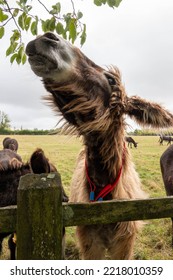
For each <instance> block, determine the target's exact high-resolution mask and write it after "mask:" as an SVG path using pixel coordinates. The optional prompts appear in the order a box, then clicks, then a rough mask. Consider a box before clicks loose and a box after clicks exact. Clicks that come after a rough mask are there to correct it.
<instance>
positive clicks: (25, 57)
mask: <svg viewBox="0 0 173 280" xmlns="http://www.w3.org/2000/svg"><path fill="white" fill-rule="evenodd" d="M26 59H27V56H26V54H25V53H24V54H23V56H22V64H25V62H26Z"/></svg>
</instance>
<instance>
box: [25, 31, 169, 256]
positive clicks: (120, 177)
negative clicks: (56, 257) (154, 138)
mask: <svg viewBox="0 0 173 280" xmlns="http://www.w3.org/2000/svg"><path fill="white" fill-rule="evenodd" d="M26 54H27V55H28V58H29V63H30V65H31V68H32V70H33V71H34V73H35V74H36V75H38V76H40V77H42V80H43V84H44V86H45V88H46V89H47V91H48V92H49V95H48V97H47V100H48V101H49V102H51V103H52V106H53V108H54V110H57V112H61V114H62V116H63V117H64V118H65V120H66V122H67V126H66V128H67V129H70V127H72V128H75V129H76V131H77V132H78V134H79V135H82V136H83V141H84V145H85V147H84V150H83V151H82V152H81V153H80V155H79V157H78V161H77V165H76V169H75V172H74V175H73V178H72V184H71V197H70V201H72V202H92V201H101V200H110V199H135V198H145V197H146V194H145V193H144V192H143V191H142V190H141V186H140V180H139V177H138V174H137V172H136V171H135V168H134V164H133V162H132V161H131V158H130V154H129V150H128V149H126V145H125V143H124V142H125V141H124V134H125V127H126V124H125V115H128V116H130V117H131V118H133V119H134V120H136V122H137V123H138V124H142V125H149V126H151V127H157V128H159V127H168V126H172V125H173V115H172V114H171V113H169V112H168V111H167V110H165V109H163V108H162V107H161V106H160V105H159V104H157V103H151V102H148V101H146V100H144V99H142V98H140V97H137V96H132V97H129V96H127V94H126V92H125V89H124V87H123V84H122V82H121V75H120V72H119V70H118V69H117V67H113V66H112V67H110V68H108V69H106V70H105V69H103V68H102V67H100V66H98V65H96V64H95V63H94V62H93V61H91V60H90V59H89V58H87V57H86V56H85V55H84V54H83V53H82V52H81V51H80V50H79V49H78V48H76V47H75V46H73V45H71V44H70V43H69V42H67V41H66V40H64V39H63V38H61V37H60V36H57V35H55V34H53V33H51V32H48V33H45V34H44V35H42V36H40V37H37V38H36V39H35V40H33V41H31V42H29V43H28V45H27V47H26ZM100 214H101V213H100ZM110 215H111V214H110ZM81 219H82V217H81ZM139 226H140V222H139V221H129V222H120V223H115V224H107V225H101V224H100V225H99V224H97V225H85V226H78V227H77V236H78V241H79V247H80V253H81V258H82V259H103V258H105V256H106V254H107V255H108V256H109V258H111V259H131V258H132V256H133V247H134V242H135V238H136V234H137V232H138V229H139ZM106 252H107V253H106Z"/></svg>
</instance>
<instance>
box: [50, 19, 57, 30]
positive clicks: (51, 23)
mask: <svg viewBox="0 0 173 280" xmlns="http://www.w3.org/2000/svg"><path fill="white" fill-rule="evenodd" d="M55 22H56V20H55V18H54V17H52V18H51V19H50V20H49V24H48V28H49V31H54V30H55Z"/></svg>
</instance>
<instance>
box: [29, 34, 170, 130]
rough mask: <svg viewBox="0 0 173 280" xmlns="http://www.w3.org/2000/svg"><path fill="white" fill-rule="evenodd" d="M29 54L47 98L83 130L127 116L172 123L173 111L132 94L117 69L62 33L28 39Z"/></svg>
mask: <svg viewBox="0 0 173 280" xmlns="http://www.w3.org/2000/svg"><path fill="white" fill-rule="evenodd" d="M26 54H27V55H28V57H29V63H30V65H31V68H32V70H33V71H34V73H35V74H36V75H37V76H40V77H42V78H43V83H44V85H45V88H46V89H47V90H48V91H49V92H50V93H51V95H50V97H49V98H48V100H50V101H51V102H52V103H53V106H54V108H55V107H56V108H57V107H58V111H60V112H61V113H62V115H63V117H64V118H65V119H66V120H67V121H68V123H70V124H71V125H73V126H75V127H76V128H77V130H78V131H79V133H81V134H84V135H85V134H87V133H89V132H91V131H92V132H103V131H104V132H105V131H107V130H108V129H110V127H112V126H114V127H117V128H118V127H119V125H120V124H123V115H124V114H126V115H128V116H130V117H131V118H133V119H135V120H136V121H137V123H139V124H142V125H149V126H150V125H151V126H154V127H167V126H171V125H172V124H173V115H172V114H171V113H169V112H168V111H166V110H165V109H164V108H162V107H161V106H160V105H158V104H156V103H150V102H147V101H146V100H144V99H141V98H139V97H137V96H133V97H128V96H127V95H126V92H125V89H124V87H123V85H122V82H121V75H120V72H119V70H118V69H117V68H116V67H110V68H108V69H107V70H105V69H103V68H102V67H100V66H98V65H96V64H95V63H94V62H92V61H91V60H90V59H88V58H87V57H86V56H85V55H84V54H83V53H82V52H81V51H80V50H79V49H78V48H76V47H75V46H73V45H71V44H70V43H69V42H67V41H66V40H64V39H63V38H61V37H59V36H58V35H55V34H53V33H50V32H48V33H45V34H44V35H42V36H40V37H37V38H36V39H35V40H33V41H31V42H29V43H28V45H27V47H26ZM111 124H112V125H111Z"/></svg>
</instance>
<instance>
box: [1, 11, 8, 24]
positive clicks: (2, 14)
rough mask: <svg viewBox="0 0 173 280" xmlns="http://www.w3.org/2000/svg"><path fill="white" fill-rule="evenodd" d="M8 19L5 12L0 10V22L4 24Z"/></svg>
mask: <svg viewBox="0 0 173 280" xmlns="http://www.w3.org/2000/svg"><path fill="white" fill-rule="evenodd" d="M7 19H8V15H6V14H4V13H3V10H2V9H0V22H3V21H5V20H7Z"/></svg>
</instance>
